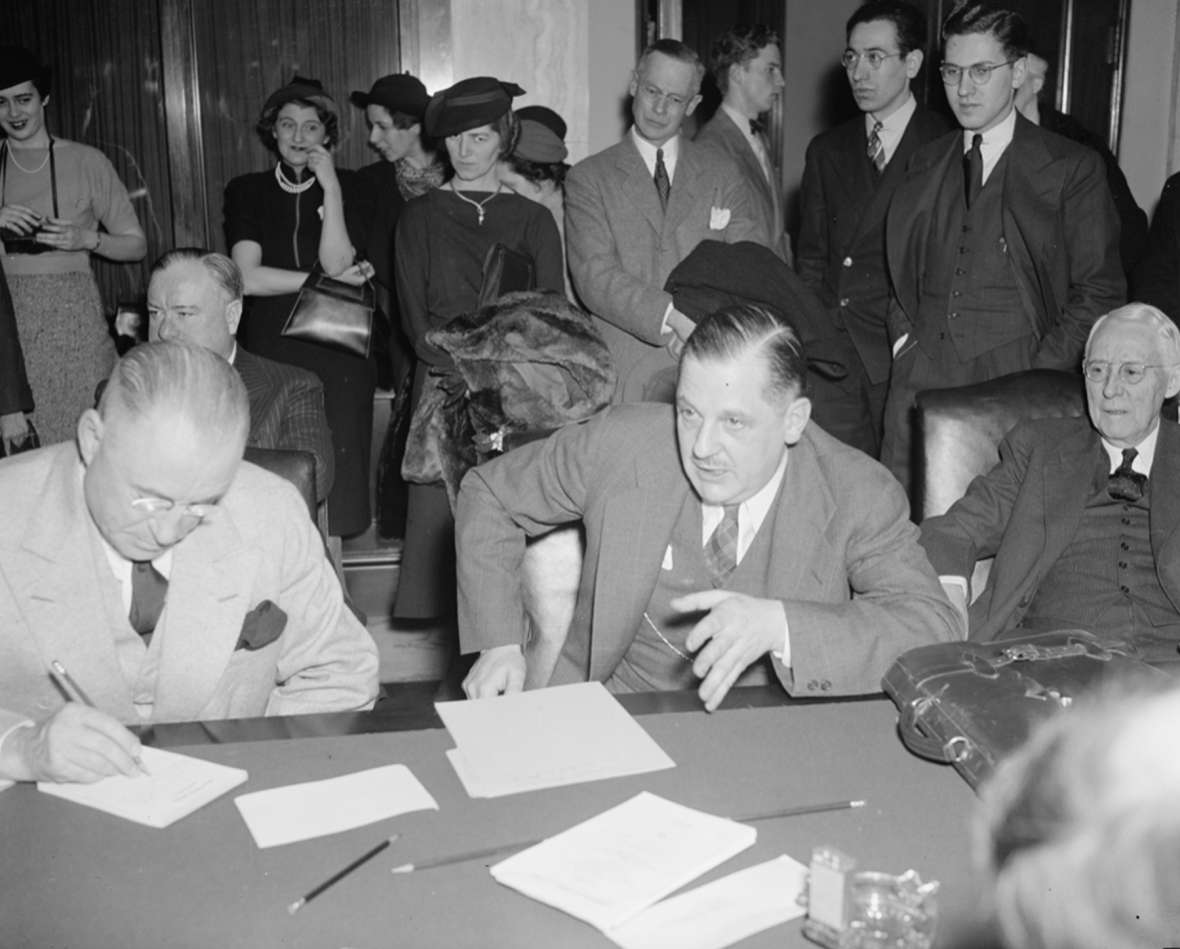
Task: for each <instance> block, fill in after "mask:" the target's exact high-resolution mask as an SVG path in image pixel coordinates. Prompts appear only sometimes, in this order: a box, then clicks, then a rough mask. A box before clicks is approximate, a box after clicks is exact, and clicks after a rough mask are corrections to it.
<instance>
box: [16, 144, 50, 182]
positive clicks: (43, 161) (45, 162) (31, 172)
mask: <svg viewBox="0 0 1180 949" xmlns="http://www.w3.org/2000/svg"><path fill="white" fill-rule="evenodd" d="M52 151H53V139H50V140H49V148H47V149H46V150H45V157H44V158H42V159H41V164H39V165H38V166H37V167H36V168H26V167H25V166H24V165H22V164H21V163H20V162H19V161H17V160H16V149H15V148H9V149H8V157H9V158H10V159H11V160H12V163H13V164H14V165H16V167H17V168H19V169H20V170H21V171H23V172H24V173H25V174H26V175H35V174H37V172H39V171H40V170H41V169H42V168H44V167H45V166H46V165H48V164H49V153H50V152H52Z"/></svg>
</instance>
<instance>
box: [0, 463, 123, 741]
mask: <svg viewBox="0 0 1180 949" xmlns="http://www.w3.org/2000/svg"><path fill="white" fill-rule="evenodd" d="M37 509H38V510H39V511H40V512H42V513H41V516H39V517H37V518H35V519H33V520H32V521H31V522H30V526H29V529H28V531H27V532H26V533H25V535H24V537H23V538H21V539H20V548H21V551H22V553H23V554H24V556H21V557H14V558H13V562H12V563H11V564H6V565H5V570H6V573H7V574H8V576H9V577H11V582H12V586H13V591H12V592H13V596H14V597H15V600H16V602H17V603H19V604H22V605H23V612H24V620H25V623H26V624H27V625H28V629H29V633H30V635H32V636H33V637H34V638H35V639H36V640H37V643H38V647H39V650H40V652H41V656H42V659H43V661H44V663H45V668H46V670H47V671H46V674H48V669H49V664H50V662H52V661H53V660H54V659H57V660H58V661H60V662H61V663H62V664H63V665H64V666H65V667H66V668H67V669H69V670H71V672H72V673H73V675H74V677H75V678H76V679H77V680H78V682H79V684H80V685H81V686H82V688H83V689H85V690H86V693H87V694H88V695H89V697H90V698H91V699H92V700H93V701H94V702H95V704H97V705H98V706H99V707H100V708H103V709H105V710H107V711H108V712H110V713H111V714H113V715H114V716H115V717H117V718H119V719H120V720H121V721H125V722H133V721H135V720H136V713H135V708H134V706H133V705H132V702H131V690H130V688H129V686H128V684H127V683H126V681H125V680H124V678H123V672H122V669H121V668H120V666H119V660H118V657H117V655H116V653H115V645H114V639H113V637H112V634H111V632H110V630H108V628H107V626H106V616H107V611H106V608H105V606H104V600H103V593H102V591H103V585H104V584H109V585H113V584H115V583H117V581H116V580H115V578H114V575H113V574H111V572H110V570H109V569H108V568H107V565H106V562H105V557H104V554H103V552H102V549H101V546H100V544H99V542H98V539H97V536H96V532H95V531H94V530H93V529H92V527H91V520H90V512H89V511H88V510H87V509H86V502H85V499H84V498H83V494H82V466H81V463H80V462H79V461H78V457H77V452H76V450H75V449H74V445H73V443H72V442H70V443H67V444H66V445H62V446H60V447H59V450H58V452H57V456H56V458H55V459H54V460H53V462H52V464H51V467H50V469H49V473H48V477H47V478H46V479H45V487H44V489H43V490H42V492H41V496H40V498H39V499H38V502H37ZM79 670H85V671H84V672H80V671H79Z"/></svg>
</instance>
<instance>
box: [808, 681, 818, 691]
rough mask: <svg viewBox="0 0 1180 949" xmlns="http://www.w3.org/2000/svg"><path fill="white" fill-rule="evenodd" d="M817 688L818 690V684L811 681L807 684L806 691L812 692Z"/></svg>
mask: <svg viewBox="0 0 1180 949" xmlns="http://www.w3.org/2000/svg"><path fill="white" fill-rule="evenodd" d="M818 688H819V683H818V682H816V681H815V679H812V680H811V681H810V682H808V683H807V691H808V692H814V691H816V690H817V689H818Z"/></svg>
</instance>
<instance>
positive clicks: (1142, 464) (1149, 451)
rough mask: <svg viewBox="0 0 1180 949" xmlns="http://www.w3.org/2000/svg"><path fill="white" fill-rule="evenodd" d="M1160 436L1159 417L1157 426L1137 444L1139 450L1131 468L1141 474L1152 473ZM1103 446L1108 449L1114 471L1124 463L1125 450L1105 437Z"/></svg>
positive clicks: (1111, 468) (1111, 467)
mask: <svg viewBox="0 0 1180 949" xmlns="http://www.w3.org/2000/svg"><path fill="white" fill-rule="evenodd" d="M1159 437H1160V422H1159V420H1158V419H1157V420H1156V423H1155V428H1153V429H1152V430H1151V434H1150V435H1148V436H1147V437H1146V438H1145V439H1143V441H1141V442H1140V443H1139V444H1138V445H1136V446H1135V448H1136V450H1137V451H1138V452H1139V454H1137V455H1136V456H1135V460H1134V461H1133V462H1131V469H1132V470H1133V471H1137V472H1139V474H1144V475H1150V474H1151V466H1152V463H1153V462H1154V461H1155V445H1156V442H1158V441H1159ZM1102 447H1103V448H1105V449H1106V454H1107V456H1108V457H1109V458H1110V470H1111V471H1114V470H1115V469H1116V468H1117V467H1118V466H1119V465H1121V464H1122V463H1123V450H1122V449H1121V448H1119V447H1118V446H1117V445H1112V444H1111V443H1110V442H1108V441H1107V440H1106V439H1105V438H1103V439H1102Z"/></svg>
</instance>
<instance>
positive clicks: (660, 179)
mask: <svg viewBox="0 0 1180 949" xmlns="http://www.w3.org/2000/svg"><path fill="white" fill-rule="evenodd" d="M654 177H655V183H656V194H658V195H659V196H660V210H661V211H667V210H668V194H669V193H670V192H671V191H672V180H671V179H670V178H669V177H668V167H667V166H666V165H665V164H664V150H663V149H662V148H657V149H656V173H655V176H654Z"/></svg>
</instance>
